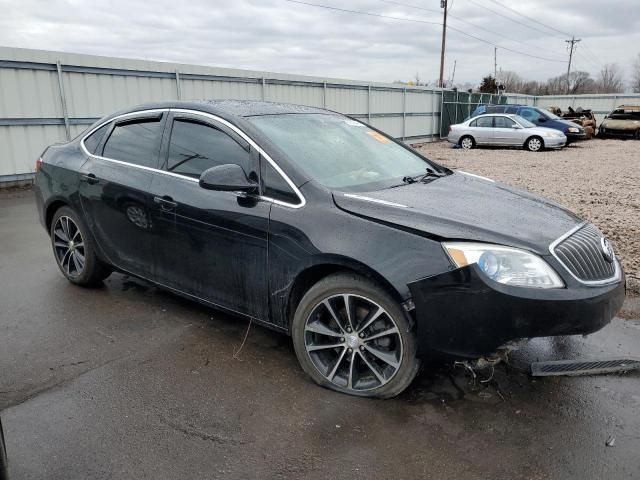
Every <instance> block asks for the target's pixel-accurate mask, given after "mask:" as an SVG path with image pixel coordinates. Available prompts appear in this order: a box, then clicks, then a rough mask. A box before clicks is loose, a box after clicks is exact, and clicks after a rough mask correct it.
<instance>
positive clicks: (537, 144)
mask: <svg viewBox="0 0 640 480" xmlns="http://www.w3.org/2000/svg"><path fill="white" fill-rule="evenodd" d="M541 148H542V142H541V141H540V139H539V138H532V139H531V140H529V150H531V151H532V152H537V151H538V150H540V149H541Z"/></svg>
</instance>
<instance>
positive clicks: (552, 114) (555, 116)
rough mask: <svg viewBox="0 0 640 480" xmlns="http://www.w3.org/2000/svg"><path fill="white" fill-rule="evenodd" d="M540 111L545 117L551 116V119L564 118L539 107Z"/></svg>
mask: <svg viewBox="0 0 640 480" xmlns="http://www.w3.org/2000/svg"><path fill="white" fill-rule="evenodd" d="M538 111H539V112H540V113H541V114H543V115H544V116H545V117H547V118H550V119H551V120H562V119H561V118H560V117H559V116H558V115H556V114H555V113H551V112H550V111H549V110H540V109H538Z"/></svg>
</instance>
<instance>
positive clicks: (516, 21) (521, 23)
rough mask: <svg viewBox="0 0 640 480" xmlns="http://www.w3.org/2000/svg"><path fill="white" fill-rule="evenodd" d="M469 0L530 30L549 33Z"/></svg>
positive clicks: (470, 0)
mask: <svg viewBox="0 0 640 480" xmlns="http://www.w3.org/2000/svg"><path fill="white" fill-rule="evenodd" d="M469 2H471V3H473V4H474V5H477V6H478V7H481V8H484V9H485V10H488V11H490V12H491V13H493V14H494V15H498V16H499V17H502V18H506V19H507V20H509V21H511V22H514V23H517V24H518V25H522V26H523V27H527V28H530V29H531V30H535V31H536V32H539V33H543V34H545V35H549V33H548V32H545V31H544V30H540V29H539V28H536V27H533V26H531V25H527V24H526V23H524V22H520V21H518V20H516V19H514V18H511V17H507V16H506V15H503V14H502V13H500V12H496V11H495V10H492V9H491V8H489V7H487V6H486V5H482V4H481V3H478V2H475V1H474V0H469Z"/></svg>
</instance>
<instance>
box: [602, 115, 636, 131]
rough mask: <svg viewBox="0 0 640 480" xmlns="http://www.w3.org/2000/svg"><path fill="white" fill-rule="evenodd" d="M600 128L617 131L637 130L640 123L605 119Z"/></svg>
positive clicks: (628, 120)
mask: <svg viewBox="0 0 640 480" xmlns="http://www.w3.org/2000/svg"><path fill="white" fill-rule="evenodd" d="M601 127H605V128H614V129H617V130H637V129H639V128H640V121H638V120H630V119H624V120H623V119H616V118H605V119H604V120H603V121H602V125H601Z"/></svg>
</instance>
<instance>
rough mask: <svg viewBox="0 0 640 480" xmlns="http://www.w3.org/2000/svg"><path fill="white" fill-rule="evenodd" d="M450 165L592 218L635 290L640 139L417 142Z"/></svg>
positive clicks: (639, 255)
mask: <svg viewBox="0 0 640 480" xmlns="http://www.w3.org/2000/svg"><path fill="white" fill-rule="evenodd" d="M417 148H418V150H419V151H420V152H421V153H422V154H424V155H426V156H427V157H429V158H431V159H433V160H436V161H438V162H439V163H442V164H443V165H446V166H447V167H449V168H452V169H462V170H465V171H467V172H471V173H476V174H479V175H484V176H487V177H491V178H493V179H495V180H499V181H501V182H505V183H508V184H511V185H515V186H518V187H523V188H526V189H528V190H530V191H532V192H535V193H538V194H540V195H544V196H545V197H548V198H551V199H553V200H555V201H557V202H559V203H561V204H563V205H565V206H567V207H568V208H569V209H571V210H572V211H574V212H576V213H577V214H578V215H580V216H581V217H583V218H585V219H587V220H590V221H592V222H593V223H595V224H596V225H597V226H598V227H599V228H600V230H602V232H603V233H604V234H606V235H607V236H608V238H609V239H610V240H611V241H612V243H613V244H614V247H615V249H616V253H617V254H618V257H619V258H620V259H621V261H622V264H623V266H624V269H625V271H626V273H627V278H628V280H629V285H630V286H631V287H632V288H633V290H634V291H635V292H636V293H638V292H640V142H635V141H624V140H599V139H594V140H590V141H585V142H580V143H578V144H574V145H571V146H569V147H567V148H564V149H563V150H560V151H546V152H541V153H531V152H526V151H523V150H516V149H497V148H478V149H474V150H471V151H468V150H462V149H454V148H451V144H450V143H448V142H438V143H427V144H423V145H420V146H418V147H417Z"/></svg>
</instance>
